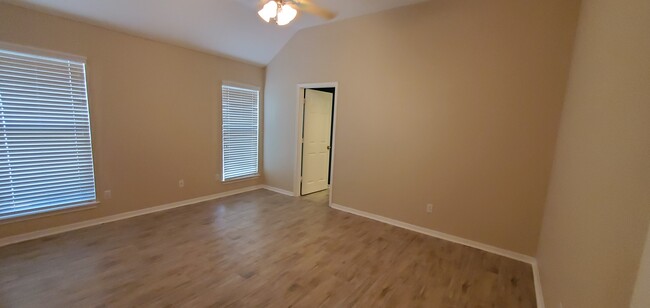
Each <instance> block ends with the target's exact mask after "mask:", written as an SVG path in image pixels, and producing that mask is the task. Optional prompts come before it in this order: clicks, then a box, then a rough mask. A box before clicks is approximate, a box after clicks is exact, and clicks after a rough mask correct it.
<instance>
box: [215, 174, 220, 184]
mask: <svg viewBox="0 0 650 308" xmlns="http://www.w3.org/2000/svg"><path fill="white" fill-rule="evenodd" d="M214 180H215V181H217V182H218V181H221V174H219V173H217V174H215V175H214Z"/></svg>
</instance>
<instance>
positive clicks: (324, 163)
mask: <svg viewBox="0 0 650 308" xmlns="http://www.w3.org/2000/svg"><path fill="white" fill-rule="evenodd" d="M337 86H338V84H337V83H319V84H300V85H298V110H297V111H298V121H297V123H296V124H297V133H298V134H297V135H298V136H297V137H298V138H297V139H298V143H297V149H296V150H297V151H296V152H297V153H296V154H297V156H296V157H297V159H296V179H295V182H294V194H295V195H298V196H306V195H312V196H320V195H327V198H328V199H329V200H330V203H331V190H332V186H333V183H332V182H333V181H332V180H333V174H334V173H333V171H334V168H333V161H334V140H335V123H336V116H335V115H336V112H335V110H336V97H337Z"/></svg>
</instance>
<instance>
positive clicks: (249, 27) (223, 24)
mask: <svg viewBox="0 0 650 308" xmlns="http://www.w3.org/2000/svg"><path fill="white" fill-rule="evenodd" d="M424 1H427V0H314V2H315V3H317V4H319V5H321V6H323V7H325V8H327V9H330V10H332V11H334V12H337V13H338V16H337V17H336V18H335V19H334V20H332V21H330V22H336V21H338V20H342V19H345V18H350V17H355V16H360V15H365V14H370V13H376V12H379V11H383V10H387V9H391V8H395V7H399V6H405V5H410V4H415V3H419V2H424ZM5 2H10V3H14V4H17V5H21V6H25V7H29V8H35V9H38V10H41V11H45V12H50V13H54V14H57V15H63V16H67V17H70V18H74V19H79V20H83V21H86V22H90V23H93V24H97V25H101V26H104V27H108V28H112V29H117V30H120V31H125V32H129V33H133V34H136V35H140V36H144V37H148V38H152V39H155V40H160V41H164V42H168V43H172V44H177V45H181V46H185V47H189V48H193V49H198V50H202V51H206V52H210V53H214V54H219V55H224V56H227V57H231V58H235V59H239V60H243V61H246V62H250V63H254V64H258V65H266V64H268V63H269V62H270V61H271V60H272V59H273V57H274V56H275V55H276V54H277V53H278V52H279V51H280V49H282V47H283V46H284V44H285V43H286V42H288V41H289V39H290V38H291V37H292V36H293V35H294V34H295V33H296V32H297V31H298V30H300V29H303V28H307V27H312V26H317V25H321V24H324V23H325V21H323V20H321V19H319V18H318V17H315V16H311V15H307V14H300V13H299V15H298V17H296V20H294V21H293V22H292V23H290V24H289V25H287V26H283V27H279V26H277V25H274V24H267V23H265V22H264V21H262V20H261V19H260V18H259V17H258V16H257V6H258V4H259V0H5Z"/></svg>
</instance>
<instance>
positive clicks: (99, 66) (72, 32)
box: [0, 4, 265, 238]
mask: <svg viewBox="0 0 650 308" xmlns="http://www.w3.org/2000/svg"><path fill="white" fill-rule="evenodd" d="M0 41H5V42H11V43H17V44H23V45H28V46H33V47H38V48H44V49H50V50H56V51H61V52H67V53H72V54H77V55H81V56H86V57H87V59H88V60H87V79H88V91H89V102H90V111H91V122H92V133H93V136H92V137H93V145H94V158H95V175H96V178H97V190H98V192H99V197H100V199H102V195H103V194H102V192H103V191H104V190H108V189H110V190H112V195H113V198H112V199H110V200H101V205H100V206H99V207H97V208H95V209H89V210H84V211H79V212H74V213H67V214H60V215H55V216H50V217H45V218H38V219H30V220H26V221H22V222H18V223H3V224H0V238H2V237H4V236H9V235H15V234H19V233H23V232H29V231H34V230H38V229H42V228H48V227H54V226H58V225H62V224H68V223H74V222H78V221H82V220H87V219H92V218H98V217H102V216H107V215H112V214H116V213H121V212H125V211H131V210H136V209H142V208H145V207H149V206H155V205H161V204H165V203H169V202H173V201H179V200H184V199H189V198H194V197H199V196H205V195H210V194H214V193H218V192H223V191H226V190H230V189H235V188H241V187H243V186H248V185H252V184H257V183H258V182H259V180H252V181H244V182H240V183H236V184H228V185H223V184H221V183H220V182H218V181H216V180H215V175H216V174H217V173H221V170H220V169H221V167H220V166H221V165H220V160H221V154H220V150H219V149H220V147H221V146H220V138H221V137H220V136H221V135H220V131H219V128H220V119H221V115H220V112H221V109H220V84H221V81H222V80H230V81H236V82H240V83H246V84H252V85H256V86H260V87H262V86H263V85H264V74H265V72H264V68H261V67H256V66H251V65H248V64H243V63H238V62H235V61H232V60H227V59H224V58H220V57H217V56H213V55H208V54H204V53H200V52H195V51H191V50H187V49H183V48H179V47H174V46H171V45H166V44H162V43H157V42H154V41H150V40H146V39H141V38H137V37H133V36H129V35H125V34H122V33H118V32H113V31H109V30H105V29H102V28H98V27H94V26H90V25H87V24H83V23H78V22H74V21H70V20H66V19H62V18H59V17H54V16H50V15H45V14H41V13H37V12H35V11H31V10H26V9H22V8H18V7H15V6H10V5H6V4H0ZM179 179H184V180H185V188H183V189H180V188H178V180H179Z"/></svg>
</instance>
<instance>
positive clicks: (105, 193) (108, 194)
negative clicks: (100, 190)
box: [104, 190, 113, 200]
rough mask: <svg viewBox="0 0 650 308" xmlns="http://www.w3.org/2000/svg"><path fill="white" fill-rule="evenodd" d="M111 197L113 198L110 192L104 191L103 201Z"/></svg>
mask: <svg viewBox="0 0 650 308" xmlns="http://www.w3.org/2000/svg"><path fill="white" fill-rule="evenodd" d="M111 197H113V194H112V193H111V191H110V190H104V199H106V200H108V199H110V198H111Z"/></svg>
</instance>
